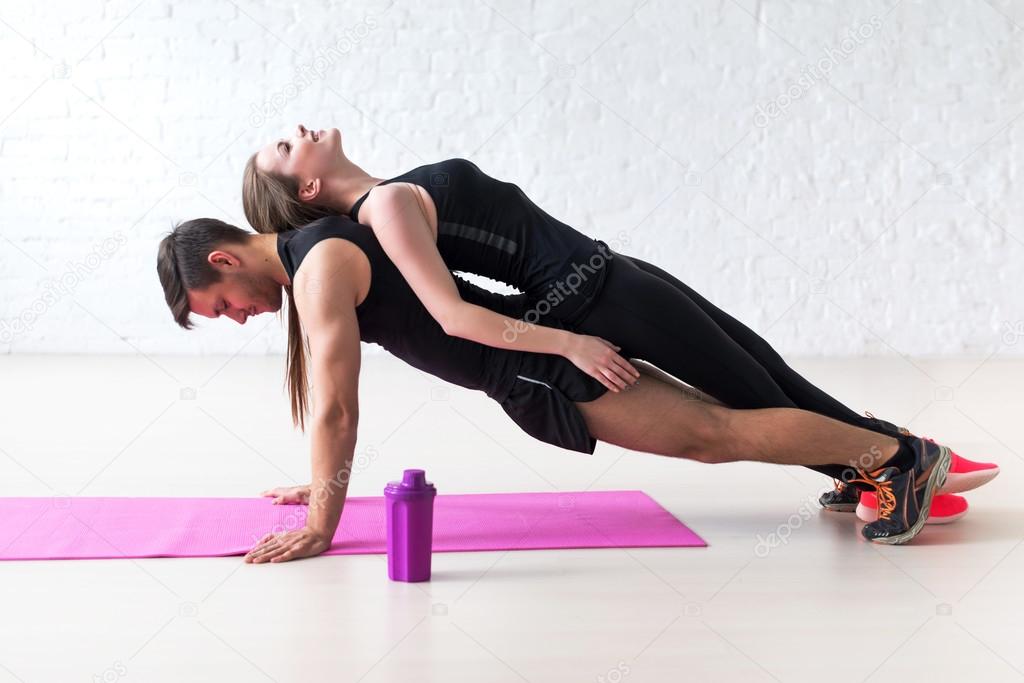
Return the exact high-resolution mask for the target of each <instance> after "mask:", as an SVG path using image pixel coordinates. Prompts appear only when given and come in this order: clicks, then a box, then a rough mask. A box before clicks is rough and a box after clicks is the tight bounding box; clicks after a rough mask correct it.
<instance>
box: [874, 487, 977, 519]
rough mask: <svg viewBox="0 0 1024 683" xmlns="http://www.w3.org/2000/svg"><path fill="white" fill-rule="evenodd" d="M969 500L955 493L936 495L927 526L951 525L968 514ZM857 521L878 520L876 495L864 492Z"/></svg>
mask: <svg viewBox="0 0 1024 683" xmlns="http://www.w3.org/2000/svg"><path fill="white" fill-rule="evenodd" d="M967 508H968V505H967V499H966V498H964V497H963V496H958V495H956V494H953V493H945V494H941V495H940V494H936V496H935V498H933V499H932V509H931V511H930V512H929V513H928V519H927V520H925V524H949V523H950V522H955V521H956V520H958V519H960V518H961V517H963V516H964V515H966V514H967ZM857 519H859V520H861V521H862V522H874V521H875V520H877V519H878V500H877V497H876V496H875V494H874V493H871V492H870V491H864V492H863V493H861V494H860V504H859V505H857Z"/></svg>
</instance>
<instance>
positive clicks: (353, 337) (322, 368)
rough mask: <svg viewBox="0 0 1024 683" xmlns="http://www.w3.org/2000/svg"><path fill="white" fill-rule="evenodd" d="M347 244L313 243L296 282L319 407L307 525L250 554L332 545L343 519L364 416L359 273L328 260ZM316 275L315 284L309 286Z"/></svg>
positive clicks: (282, 557)
mask: <svg viewBox="0 0 1024 683" xmlns="http://www.w3.org/2000/svg"><path fill="white" fill-rule="evenodd" d="M344 248H345V247H344V245H343V243H342V242H341V241H340V240H325V241H324V242H322V243H320V244H318V245H317V246H315V247H313V249H312V250H311V251H310V253H309V254H308V255H307V256H306V258H305V260H304V262H303V268H302V270H301V271H300V272H299V275H298V276H297V277H296V280H295V283H294V285H293V291H294V293H295V304H296V308H297V310H298V312H299V317H300V319H301V320H302V326H303V329H304V331H305V333H306V334H307V336H308V338H309V348H310V356H311V365H310V373H309V376H310V380H311V384H312V399H313V401H312V405H313V408H314V415H313V419H312V429H311V435H310V436H311V446H312V453H311V459H312V482H311V484H310V487H309V516H308V517H307V519H306V525H305V527H304V528H302V529H297V530H295V531H288V532H285V533H280V534H267V535H266V536H265V537H263V539H261V540H260V543H259V544H258V545H257V546H256V547H255V548H254V549H253V550H252V551H250V552H249V554H248V555H246V558H245V560H246V562H267V561H270V562H284V561H287V560H292V559H296V558H300V557H309V556H312V555H318V554H320V553H322V552H323V551H325V550H327V549H328V548H329V547H330V546H331V540H332V539H333V538H334V532H335V531H336V530H337V528H338V523H339V521H340V519H341V512H342V508H343V507H344V505H345V497H346V495H347V494H348V483H349V478H350V476H351V471H352V457H353V453H354V451H355V445H356V428H357V426H358V423H359V401H358V388H359V364H360V347H359V321H358V319H357V318H356V313H355V305H356V297H357V289H356V287H355V283H354V279H355V278H354V277H353V273H352V271H351V270H350V269H347V268H342V269H338V268H337V265H336V264H337V263H338V260H337V258H335V259H334V260H333V261H332V262H333V263H334V264H335V265H334V267H333V268H331V267H328V263H327V262H328V260H330V259H329V257H330V255H331V254H332V253H333V252H334V251H336V250H339V249H344ZM350 248H355V247H354V246H351V247H350ZM336 256H337V254H336ZM342 258H344V256H342ZM311 282H315V283H317V286H316V287H311V286H308V284H309V283H311Z"/></svg>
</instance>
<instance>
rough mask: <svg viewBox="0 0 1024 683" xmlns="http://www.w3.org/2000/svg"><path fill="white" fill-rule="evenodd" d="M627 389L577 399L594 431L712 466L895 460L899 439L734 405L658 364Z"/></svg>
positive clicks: (869, 466)
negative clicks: (723, 402)
mask: <svg viewBox="0 0 1024 683" xmlns="http://www.w3.org/2000/svg"><path fill="white" fill-rule="evenodd" d="M637 368H638V369H640V371H641V373H643V377H641V379H640V382H639V384H637V385H635V386H633V387H631V388H630V389H629V390H628V391H623V392H619V393H612V392H608V393H606V394H604V395H603V396H601V398H599V399H597V400H595V401H589V402H586V403H577V404H576V405H577V406H578V407H579V409H580V412H581V413H582V415H583V418H584V420H585V421H586V423H587V426H588V428H589V429H590V433H591V434H592V435H593V436H594V437H595V438H597V439H599V440H601V441H607V442H608V443H611V444H615V445H617V446H622V447H624V448H629V449H631V450H635V451H642V452H645V453H654V454H657V455H665V456H669V457H674V458H687V459H689V460H697V461H700V462H705V463H721V462H735V461H739V460H751V461H755V462H768V463H776V464H783V465H840V466H848V467H857V468H860V469H863V470H867V471H870V470H873V469H875V468H877V467H880V466H881V465H882V464H883V463H885V462H887V461H888V460H889V459H891V458H892V457H893V456H894V455H895V454H896V451H897V449H898V448H899V443H898V442H897V441H896V439H894V438H892V437H889V436H886V435H884V434H879V433H877V432H872V431H869V430H866V429H860V428H858V427H853V426H851V425H848V424H846V423H844V422H840V421H838V420H833V419H832V418H829V417H825V416H823V415H818V414H817V413H811V412H807V411H805V410H799V409H796V408H759V409H753V410H735V409H731V408H727V407H725V406H723V405H721V404H720V403H718V402H717V401H715V400H714V399H713V398H711V397H707V396H706V395H703V400H702V395H701V394H700V392H697V391H696V390H695V389H693V388H691V387H688V386H686V385H683V384H682V383H680V382H678V380H675V379H674V378H672V377H670V376H668V375H665V374H664V373H662V372H661V371H660V370H658V369H657V368H653V366H647V365H643V364H641V363H637Z"/></svg>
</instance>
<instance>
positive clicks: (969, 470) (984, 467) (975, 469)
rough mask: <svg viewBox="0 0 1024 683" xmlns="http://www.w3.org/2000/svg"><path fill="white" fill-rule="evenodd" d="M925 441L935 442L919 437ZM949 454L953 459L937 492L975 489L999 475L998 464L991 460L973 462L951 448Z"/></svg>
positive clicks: (958, 491) (961, 491)
mask: <svg viewBox="0 0 1024 683" xmlns="http://www.w3.org/2000/svg"><path fill="white" fill-rule="evenodd" d="M921 438H923V439H924V440H926V441H931V442H932V443H935V440H934V439H929V438H928V437H926V436H924V437H921ZM949 452H950V454H951V455H952V457H953V459H952V462H951V463H950V465H949V474H947V475H946V483H945V484H943V485H942V488H940V489H939V490H938V493H963V492H964V491H970V490H971V489H976V488H978V487H979V486H981V485H983V484H987V483H989V482H990V481H992V480H993V479H995V478H996V477H997V476H998V475H999V465H996V464H995V463H991V462H974V461H973V460H968V459H967V458H965V457H963V456H960V455H957V454H956V452H954V451H953V450H952V449H950V451H949Z"/></svg>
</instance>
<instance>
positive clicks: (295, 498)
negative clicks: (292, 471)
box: [260, 484, 309, 505]
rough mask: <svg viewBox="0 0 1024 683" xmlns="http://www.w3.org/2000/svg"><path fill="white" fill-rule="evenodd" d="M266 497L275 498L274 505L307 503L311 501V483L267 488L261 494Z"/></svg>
mask: <svg viewBox="0 0 1024 683" xmlns="http://www.w3.org/2000/svg"><path fill="white" fill-rule="evenodd" d="M260 495H261V496H263V497H264V498H273V499H274V505H281V504H284V505H306V504H308V503H309V484H306V485H305V486H278V487H277V488H274V489H267V490H266V491H264V492H263V493H261V494H260Z"/></svg>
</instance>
